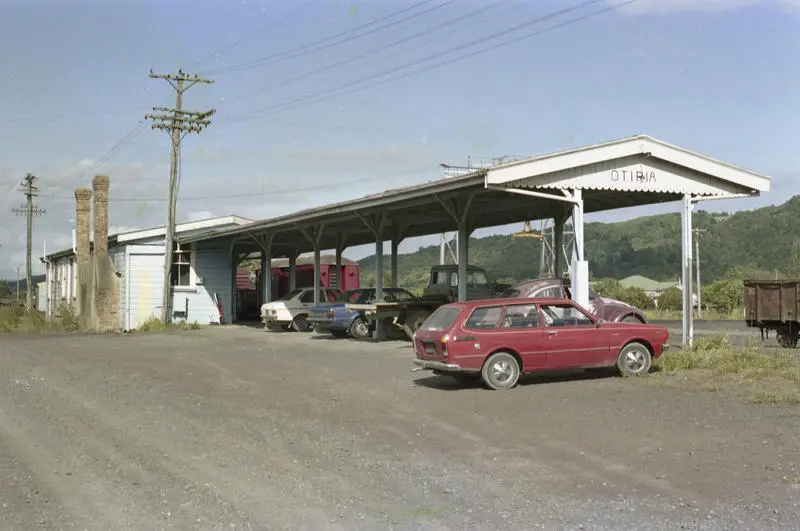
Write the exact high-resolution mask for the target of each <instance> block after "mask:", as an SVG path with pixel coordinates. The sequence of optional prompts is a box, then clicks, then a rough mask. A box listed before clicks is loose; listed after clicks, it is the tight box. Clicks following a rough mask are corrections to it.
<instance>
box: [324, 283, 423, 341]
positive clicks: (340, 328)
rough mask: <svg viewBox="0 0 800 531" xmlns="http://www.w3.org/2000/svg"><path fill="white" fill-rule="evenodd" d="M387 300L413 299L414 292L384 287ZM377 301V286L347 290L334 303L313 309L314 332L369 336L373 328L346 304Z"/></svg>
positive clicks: (341, 335) (337, 335) (340, 335)
mask: <svg viewBox="0 0 800 531" xmlns="http://www.w3.org/2000/svg"><path fill="white" fill-rule="evenodd" d="M383 298H384V300H385V301H386V302H402V301H408V300H413V299H414V298H415V297H414V295H413V294H412V293H410V292H409V291H407V290H404V289H402V288H383ZM374 301H375V288H357V289H353V290H350V291H346V292H345V293H344V294H343V295H342V296H341V297H339V298H338V299H337V300H336V302H334V303H332V304H320V305H318V306H314V307H313V308H312V309H311V317H310V318H309V321H310V322H311V323H312V324H313V325H314V332H316V333H318V334H328V333H329V334H331V335H332V336H334V337H347V336H348V335H349V336H351V337H355V338H365V337H369V335H370V333H371V332H372V330H371V329H370V326H369V323H367V322H366V321H365V320H364V319H363V318H361V317H360V316H359V312H350V311H347V310H346V309H345V304H348V303H349V304H370V303H372V302H374Z"/></svg>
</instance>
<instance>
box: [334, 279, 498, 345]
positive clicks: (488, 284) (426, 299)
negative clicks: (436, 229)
mask: <svg viewBox="0 0 800 531" xmlns="http://www.w3.org/2000/svg"><path fill="white" fill-rule="evenodd" d="M466 283H467V300H476V299H491V298H493V297H496V296H497V295H499V294H500V293H502V292H504V291H505V290H507V289H508V288H510V287H511V285H510V284H501V283H498V282H492V281H490V280H489V275H487V274H486V270H484V269H483V268H482V267H479V266H476V265H467V278H466ZM458 286H459V278H458V265H456V264H444V265H435V266H433V267H431V269H430V276H429V282H428V286H427V287H426V288H425V289H424V290H423V294H422V297H418V298H416V299H413V300H408V301H391V302H389V301H384V302H377V301H376V302H373V303H369V304H347V305H346V309H347V310H348V311H355V312H359V313H360V314H361V315H362V316H363V318H364V319H365V320H366V321H367V322H369V323H370V327H371V328H372V327H373V326H374V324H375V322H377V321H379V320H382V321H384V322H386V321H390V322H391V323H392V324H393V325H394V326H398V327H400V328H402V329H403V331H404V332H405V334H406V336H408V338H409V339H412V338H413V336H414V332H416V331H417V329H418V328H419V327H420V325H422V323H423V321H425V319H427V318H428V316H429V315H430V314H432V313H433V312H434V310H436V308H438V307H439V306H442V305H443V304H447V303H449V302H453V301H456V300H458Z"/></svg>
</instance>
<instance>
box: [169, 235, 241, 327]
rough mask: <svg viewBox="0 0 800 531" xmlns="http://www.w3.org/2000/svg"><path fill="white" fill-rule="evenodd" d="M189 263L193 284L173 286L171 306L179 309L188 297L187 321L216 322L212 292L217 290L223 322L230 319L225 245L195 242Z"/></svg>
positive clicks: (230, 280) (229, 272)
mask: <svg viewBox="0 0 800 531" xmlns="http://www.w3.org/2000/svg"><path fill="white" fill-rule="evenodd" d="M192 264H193V266H192V268H193V270H194V271H193V273H192V275H191V277H192V281H193V283H194V287H193V288H177V289H175V291H174V292H173V295H172V308H173V310H174V311H183V310H184V308H185V307H186V302H187V301H186V299H188V303H189V312H188V314H187V316H186V321H187V322H189V323H193V322H195V321H197V322H198V323H200V324H209V323H219V311H218V310H217V305H216V303H215V302H214V293H219V296H220V297H221V298H222V304H223V308H224V311H225V322H226V323H230V322H231V317H232V315H231V314H230V308H231V301H232V300H233V293H232V284H233V271H232V269H231V262H230V251H229V249H228V248H227V247H220V246H218V245H216V246H213V245H202V244H199V245H198V246H197V247H196V248H195V249H194V251H193V252H192Z"/></svg>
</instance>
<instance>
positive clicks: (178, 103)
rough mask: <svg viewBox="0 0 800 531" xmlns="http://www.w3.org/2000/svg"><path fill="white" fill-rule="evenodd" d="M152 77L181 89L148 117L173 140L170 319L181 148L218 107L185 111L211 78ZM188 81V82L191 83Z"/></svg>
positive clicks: (167, 256) (167, 249)
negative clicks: (169, 104) (195, 89)
mask: <svg viewBox="0 0 800 531" xmlns="http://www.w3.org/2000/svg"><path fill="white" fill-rule="evenodd" d="M150 77H152V78H158V79H166V80H167V81H168V82H169V84H170V85H172V88H174V89H175V92H176V93H177V95H176V98H175V108H174V109H169V108H166V107H153V110H154V111H160V112H162V113H163V114H147V115H145V118H148V119H150V120H153V129H161V130H164V131H167V132H168V133H169V135H170V141H171V143H172V156H171V158H170V165H169V169H170V172H169V203H168V205H167V228H166V234H165V236H164V288H163V289H164V292H163V296H162V303H161V320H162V321H163V322H164V323H168V322H169V320H170V307H171V306H172V305H171V304H170V303H171V302H172V300H171V299H172V282H171V280H170V276H171V272H172V248H173V246H174V243H173V241H174V238H175V212H176V210H177V208H176V202H177V197H178V185H179V183H180V149H181V141H182V140H183V137H184V136H186V135H187V134H188V133H192V132H193V133H199V132H200V131H202V129H203V128H204V127H205V126H207V125H208V124H210V123H211V120H208V117H209V116H211V115H212V114H214V112H215V111H214V110H213V109H212V110H210V111H206V112H197V111H184V110H183V93H184V92H186V91H187V90H189V89H190V88H192V86H193V85H195V84H197V83H213V81H211V80H209V79H200V78H199V77H197V75H194V76H190V75H189V74H185V73H184V72H182V71H181V70H178V73H177V74H154V73H153V71H152V70H151V71H150ZM187 82H188V84H187Z"/></svg>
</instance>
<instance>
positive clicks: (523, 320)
mask: <svg viewBox="0 0 800 531" xmlns="http://www.w3.org/2000/svg"><path fill="white" fill-rule="evenodd" d="M502 328H539V310H537V309H536V305H535V304H514V305H511V306H506V311H505V314H503V323H502Z"/></svg>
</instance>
